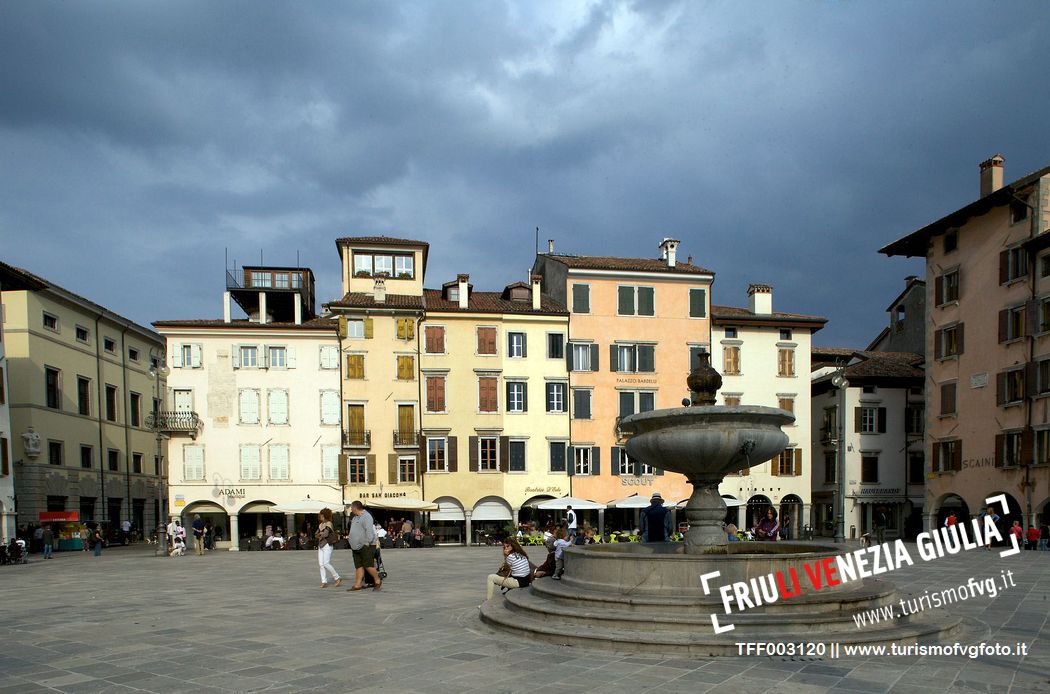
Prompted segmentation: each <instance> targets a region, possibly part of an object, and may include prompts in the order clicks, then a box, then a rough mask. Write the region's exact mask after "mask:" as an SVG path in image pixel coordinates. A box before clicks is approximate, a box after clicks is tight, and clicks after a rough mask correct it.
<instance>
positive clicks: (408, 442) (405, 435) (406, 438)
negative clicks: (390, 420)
mask: <svg viewBox="0 0 1050 694" xmlns="http://www.w3.org/2000/svg"><path fill="white" fill-rule="evenodd" d="M418 443H419V442H418V441H417V440H416V432H414V431H398V430H396V429H395V430H394V445H395V446H412V447H415V446H417V445H418Z"/></svg>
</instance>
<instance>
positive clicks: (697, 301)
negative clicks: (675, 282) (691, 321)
mask: <svg viewBox="0 0 1050 694" xmlns="http://www.w3.org/2000/svg"><path fill="white" fill-rule="evenodd" d="M689 317H690V318H706V317H707V290H706V289H690V290H689Z"/></svg>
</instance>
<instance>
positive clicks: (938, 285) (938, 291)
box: [933, 275, 944, 306]
mask: <svg viewBox="0 0 1050 694" xmlns="http://www.w3.org/2000/svg"><path fill="white" fill-rule="evenodd" d="M943 303H944V275H938V276H937V279H936V280H934V282H933V305H934V306H940V305H941V304H943Z"/></svg>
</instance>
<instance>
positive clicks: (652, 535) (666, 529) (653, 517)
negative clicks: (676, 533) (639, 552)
mask: <svg viewBox="0 0 1050 694" xmlns="http://www.w3.org/2000/svg"><path fill="white" fill-rule="evenodd" d="M640 531H641V534H642V542H666V541H667V538H669V537H671V512H670V511H668V510H667V508H666V507H665V506H664V498H663V497H662V496H661V495H660V492H653V495H652V497H651V498H650V499H649V505H648V506H647V507H645V508H644V509H642V514H641V528H640Z"/></svg>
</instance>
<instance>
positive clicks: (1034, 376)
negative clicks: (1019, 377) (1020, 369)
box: [1024, 361, 1039, 398]
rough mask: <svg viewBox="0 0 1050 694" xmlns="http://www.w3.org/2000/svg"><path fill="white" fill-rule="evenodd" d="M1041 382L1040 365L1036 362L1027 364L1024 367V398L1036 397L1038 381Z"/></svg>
mask: <svg viewBox="0 0 1050 694" xmlns="http://www.w3.org/2000/svg"><path fill="white" fill-rule="evenodd" d="M1038 380H1039V365H1038V364H1037V363H1036V362H1034V361H1030V362H1026V363H1025V365H1024V396H1025V397H1026V398H1031V397H1034V396H1035V395H1036V386H1037V381H1038Z"/></svg>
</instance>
